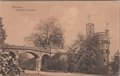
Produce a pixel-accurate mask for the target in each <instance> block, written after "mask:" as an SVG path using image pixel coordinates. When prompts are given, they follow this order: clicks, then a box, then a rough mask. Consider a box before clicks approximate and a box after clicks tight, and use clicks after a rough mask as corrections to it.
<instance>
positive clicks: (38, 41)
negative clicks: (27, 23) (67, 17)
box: [26, 17, 64, 49]
mask: <svg viewBox="0 0 120 76" xmlns="http://www.w3.org/2000/svg"><path fill="white" fill-rule="evenodd" d="M35 30H36V32H35V33H33V34H31V36H29V37H27V38H26V39H27V41H29V42H32V43H33V44H34V45H35V47H42V48H45V49H46V48H51V47H56V48H63V46H64V36H63V30H62V29H61V28H60V24H59V22H58V20H57V19H56V18H55V17H50V18H48V19H46V20H44V21H41V22H40V23H39V24H38V25H37V27H36V28H35Z"/></svg>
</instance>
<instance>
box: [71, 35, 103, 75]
mask: <svg viewBox="0 0 120 76" xmlns="http://www.w3.org/2000/svg"><path fill="white" fill-rule="evenodd" d="M98 45H99V43H98V38H97V37H96V36H94V37H93V38H85V37H84V36H83V35H79V36H78V40H76V41H75V45H74V46H77V47H76V48H74V49H73V50H75V51H77V53H76V54H75V56H73V57H74V63H75V66H74V70H75V71H79V72H84V73H99V72H101V71H102V70H103V65H104V64H103V56H102V54H101V53H100V52H99V50H98V49H99V47H98ZM72 48H73V47H72Z"/></svg>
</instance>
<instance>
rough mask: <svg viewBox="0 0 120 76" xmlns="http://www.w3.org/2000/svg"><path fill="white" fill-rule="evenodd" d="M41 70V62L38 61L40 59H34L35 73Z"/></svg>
mask: <svg viewBox="0 0 120 76" xmlns="http://www.w3.org/2000/svg"><path fill="white" fill-rule="evenodd" d="M40 69H41V61H40V58H37V59H36V71H38V72H39V71H40Z"/></svg>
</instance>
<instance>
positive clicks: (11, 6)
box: [0, 1, 120, 54]
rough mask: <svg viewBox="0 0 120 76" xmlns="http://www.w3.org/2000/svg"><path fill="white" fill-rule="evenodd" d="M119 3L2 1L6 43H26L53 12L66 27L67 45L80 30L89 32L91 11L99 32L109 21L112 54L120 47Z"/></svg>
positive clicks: (0, 12)
mask: <svg viewBox="0 0 120 76" xmlns="http://www.w3.org/2000/svg"><path fill="white" fill-rule="evenodd" d="M119 13H120V10H119V3H118V2H116V1H113V2H110V1H105V2H102V1H101V2H99V1H96V2H95V1H79V2H77V1H72V2H71V1H68V2H67V1H63V2H62V1H61V2H60V1H56V2H53V1H50V2H49V1H45V2H43V1H40V2H4V3H0V16H1V17H3V24H4V28H5V30H6V33H7V39H6V43H8V44H15V45H24V44H26V43H25V42H24V38H25V37H27V36H29V35H30V34H31V33H32V32H34V28H35V27H36V25H37V24H38V23H39V22H40V20H41V19H43V20H44V19H46V18H49V17H51V16H55V17H56V18H58V20H59V22H60V24H61V27H62V28H63V29H65V45H67V46H69V45H71V44H72V43H73V42H74V40H75V39H76V38H77V37H76V35H77V34H79V33H83V34H85V33H86V23H88V14H90V15H91V18H90V22H92V23H94V24H95V32H103V31H105V29H106V23H109V30H110V40H111V44H110V51H111V54H113V53H114V52H116V50H117V49H119V48H118V47H119V42H118V39H119V38H118V37H119V36H118V35H119V23H120V22H119V20H120V19H119Z"/></svg>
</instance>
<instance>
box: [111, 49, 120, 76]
mask: <svg viewBox="0 0 120 76" xmlns="http://www.w3.org/2000/svg"><path fill="white" fill-rule="evenodd" d="M119 61H120V53H119V51H118V52H117V53H116V54H115V55H114V59H113V62H112V64H111V67H112V72H113V75H114V76H118V73H119V67H120V63H119Z"/></svg>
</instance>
